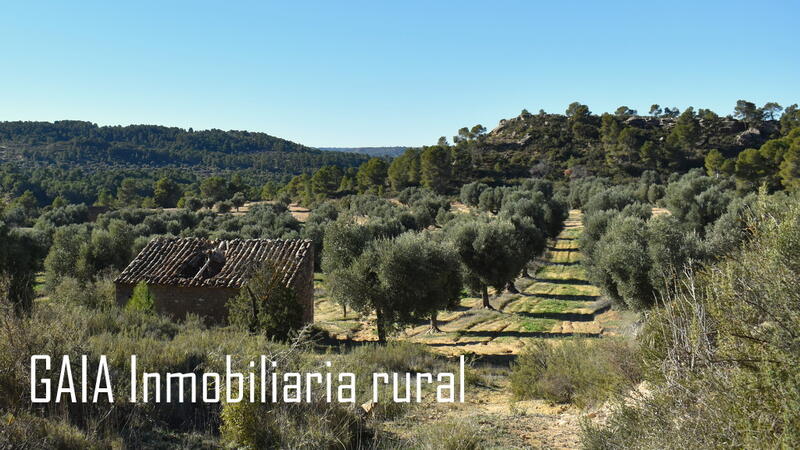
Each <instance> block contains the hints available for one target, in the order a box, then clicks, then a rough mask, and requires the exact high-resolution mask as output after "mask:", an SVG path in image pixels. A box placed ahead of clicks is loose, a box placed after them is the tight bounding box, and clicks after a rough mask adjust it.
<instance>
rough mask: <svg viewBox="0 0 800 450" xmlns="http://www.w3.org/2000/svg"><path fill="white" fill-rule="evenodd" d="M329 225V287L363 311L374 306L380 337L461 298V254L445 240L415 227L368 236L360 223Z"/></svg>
mask: <svg viewBox="0 0 800 450" xmlns="http://www.w3.org/2000/svg"><path fill="white" fill-rule="evenodd" d="M329 230H331V231H330V232H328V231H326V236H325V243H326V244H325V252H326V254H325V255H324V256H323V268H324V269H325V270H326V272H327V273H328V278H327V286H326V287H327V289H328V292H329V293H330V295H331V297H332V298H333V299H334V300H335V301H336V302H337V303H340V304H343V305H347V306H348V307H349V308H350V309H352V310H354V311H358V312H360V313H361V314H364V315H367V314H369V313H372V312H375V314H376V321H377V328H378V339H379V341H381V342H385V340H386V334H387V331H388V328H390V327H392V326H393V325H396V324H406V323H410V322H413V321H414V320H418V319H420V318H427V317H431V315H432V314H435V312H436V311H438V310H441V309H444V308H446V307H448V306H450V305H452V304H454V302H457V301H458V299H459V298H460V293H461V276H460V275H461V274H460V272H459V266H458V259H457V255H456V253H455V251H454V250H453V249H452V248H450V247H448V246H447V245H445V244H443V243H440V242H437V241H434V240H432V239H430V238H429V237H427V236H425V235H424V234H418V233H413V232H408V233H404V234H402V235H400V236H398V237H397V238H395V239H391V240H389V239H380V240H375V241H371V242H370V241H369V240H368V236H369V235H368V234H364V232H363V230H364V228H363V227H360V226H358V225H347V224H339V225H336V226H335V227H334V226H332V227H330V228H329ZM329 243H330V244H332V245H330V246H329V245H328V244H329ZM328 249H331V250H328Z"/></svg>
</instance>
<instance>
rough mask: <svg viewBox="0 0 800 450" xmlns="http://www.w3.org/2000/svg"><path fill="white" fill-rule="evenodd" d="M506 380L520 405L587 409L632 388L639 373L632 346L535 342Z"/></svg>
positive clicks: (608, 340)
mask: <svg viewBox="0 0 800 450" xmlns="http://www.w3.org/2000/svg"><path fill="white" fill-rule="evenodd" d="M510 378H511V390H512V392H513V393H514V396H515V397H516V398H518V399H530V398H543V399H545V400H549V401H552V402H557V403H573V404H575V405H577V406H579V407H586V406H590V405H593V404H597V403H599V402H602V401H603V400H605V399H607V398H608V397H609V396H611V395H612V394H615V393H620V392H622V391H624V390H626V389H628V388H630V387H632V386H635V385H636V383H638V382H639V380H640V379H641V369H640V364H639V362H638V356H637V354H636V348H635V346H634V345H633V344H632V343H631V342H629V341H626V340H623V339H613V338H604V339H566V340H563V341H545V340H538V341H536V342H535V343H533V344H532V345H531V346H530V347H529V348H528V349H526V351H525V352H523V353H522V354H520V356H519V357H518V358H517V361H516V363H515V364H514V366H513V369H512V372H511V376H510Z"/></svg>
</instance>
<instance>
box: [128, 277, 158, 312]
mask: <svg viewBox="0 0 800 450" xmlns="http://www.w3.org/2000/svg"><path fill="white" fill-rule="evenodd" d="M125 308H126V309H128V310H130V311H141V312H154V311H155V299H154V298H153V295H152V294H151V293H150V289H149V288H148V287H147V284H146V283H145V282H144V281H141V282H139V283H138V284H137V285H136V286H134V288H133V294H132V295H131V298H130V299H128V303H127V304H126V305H125Z"/></svg>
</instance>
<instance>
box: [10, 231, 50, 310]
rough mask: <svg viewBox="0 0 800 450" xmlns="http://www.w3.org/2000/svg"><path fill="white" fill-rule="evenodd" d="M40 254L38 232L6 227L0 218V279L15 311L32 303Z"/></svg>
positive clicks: (41, 250) (40, 246)
mask: <svg viewBox="0 0 800 450" xmlns="http://www.w3.org/2000/svg"><path fill="white" fill-rule="evenodd" d="M43 255H44V245H43V244H42V242H41V239H40V236H37V235H36V234H34V233H25V232H20V231H18V230H14V229H10V228H9V227H7V226H6V224H5V223H3V222H0V283H1V284H2V286H0V287H2V288H3V289H7V291H8V292H7V295H8V299H9V300H10V301H11V303H12V304H13V305H14V307H15V308H16V310H17V312H22V311H28V310H29V309H30V308H31V306H32V303H33V297H34V292H33V282H34V276H35V273H36V271H37V270H39V268H40V264H41V259H42V257H43Z"/></svg>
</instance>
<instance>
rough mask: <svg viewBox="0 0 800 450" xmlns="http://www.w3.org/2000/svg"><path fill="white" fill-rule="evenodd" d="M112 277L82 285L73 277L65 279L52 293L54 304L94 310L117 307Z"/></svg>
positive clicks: (62, 279)
mask: <svg viewBox="0 0 800 450" xmlns="http://www.w3.org/2000/svg"><path fill="white" fill-rule="evenodd" d="M112 280H113V279H112V277H110V276H105V277H103V278H101V279H99V280H97V281H95V282H86V283H82V282H80V281H78V280H76V279H75V278H72V277H63V278H61V280H60V281H59V283H58V285H57V286H56V287H55V288H54V289H53V291H52V292H51V293H50V299H51V300H52V301H54V302H63V303H68V304H74V305H82V306H86V307H87V308H92V309H107V308H111V307H113V306H114V305H115V288H114V282H113V281H112Z"/></svg>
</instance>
